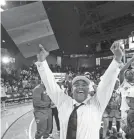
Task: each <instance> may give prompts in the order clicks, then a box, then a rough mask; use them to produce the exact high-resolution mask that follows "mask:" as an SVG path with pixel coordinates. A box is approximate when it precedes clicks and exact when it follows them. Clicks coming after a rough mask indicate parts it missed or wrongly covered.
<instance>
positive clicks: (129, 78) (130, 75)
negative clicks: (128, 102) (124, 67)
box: [125, 70, 134, 81]
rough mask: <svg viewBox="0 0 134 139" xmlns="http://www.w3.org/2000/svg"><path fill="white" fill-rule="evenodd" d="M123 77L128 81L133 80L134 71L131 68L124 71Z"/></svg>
mask: <svg viewBox="0 0 134 139" xmlns="http://www.w3.org/2000/svg"><path fill="white" fill-rule="evenodd" d="M125 78H126V79H127V80H128V81H133V80H134V71H133V70H129V71H126V73H125Z"/></svg>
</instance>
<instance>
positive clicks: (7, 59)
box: [2, 56, 10, 64]
mask: <svg viewBox="0 0 134 139" xmlns="http://www.w3.org/2000/svg"><path fill="white" fill-rule="evenodd" d="M9 62H10V58H9V57H7V56H5V57H3V58H2V63H4V64H8V63H9Z"/></svg>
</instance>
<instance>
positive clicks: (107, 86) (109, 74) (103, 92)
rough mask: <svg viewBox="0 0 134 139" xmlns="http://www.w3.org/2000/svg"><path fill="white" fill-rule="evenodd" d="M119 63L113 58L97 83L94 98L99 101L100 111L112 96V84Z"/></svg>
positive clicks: (116, 75) (118, 69) (117, 72)
mask: <svg viewBox="0 0 134 139" xmlns="http://www.w3.org/2000/svg"><path fill="white" fill-rule="evenodd" d="M119 65H120V64H119V63H117V62H116V61H115V60H113V61H112V63H111V64H110V66H109V67H108V69H107V70H106V72H105V73H104V75H103V78H102V79H101V81H100V83H99V85H98V88H97V93H96V99H97V100H98V101H99V104H100V107H101V111H102V113H103V112H104V110H105V108H106V106H107V104H108V102H109V100H110V98H111V96H112V93H113V90H114V86H115V83H116V80H117V77H118V74H119V72H120V68H119Z"/></svg>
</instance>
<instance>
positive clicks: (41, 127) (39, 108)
mask: <svg viewBox="0 0 134 139" xmlns="http://www.w3.org/2000/svg"><path fill="white" fill-rule="evenodd" d="M50 106H51V100H50V98H49V96H48V95H47V92H46V88H45V86H44V84H42V83H40V84H39V85H37V86H36V87H35V88H34V90H33V107H34V116H35V121H36V124H37V131H36V134H35V139H41V137H43V139H47V138H48V137H49V134H50V131H51V129H52V110H51V108H50Z"/></svg>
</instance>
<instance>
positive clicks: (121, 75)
mask: <svg viewBox="0 0 134 139" xmlns="http://www.w3.org/2000/svg"><path fill="white" fill-rule="evenodd" d="M132 62H134V56H133V57H132V59H131V60H130V61H129V62H128V63H127V64H126V65H125V66H124V67H123V68H122V69H121V71H120V83H121V84H122V83H123V81H124V73H125V71H126V70H127V69H128V67H129V66H130V65H131V63H132Z"/></svg>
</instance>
